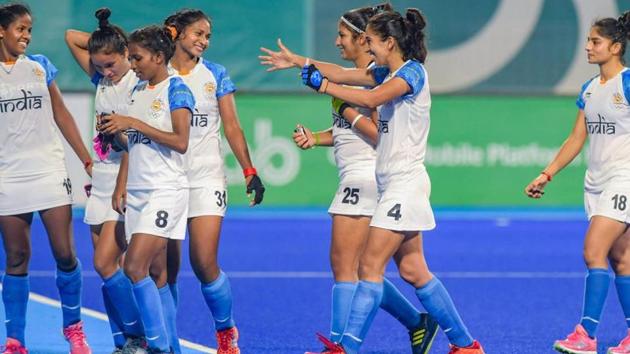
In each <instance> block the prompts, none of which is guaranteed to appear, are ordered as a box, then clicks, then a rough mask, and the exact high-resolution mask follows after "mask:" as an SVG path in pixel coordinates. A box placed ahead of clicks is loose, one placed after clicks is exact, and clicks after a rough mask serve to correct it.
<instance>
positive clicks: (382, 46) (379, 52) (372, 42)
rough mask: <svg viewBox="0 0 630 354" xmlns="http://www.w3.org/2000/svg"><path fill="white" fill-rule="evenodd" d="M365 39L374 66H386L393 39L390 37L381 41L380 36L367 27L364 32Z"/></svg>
mask: <svg viewBox="0 0 630 354" xmlns="http://www.w3.org/2000/svg"><path fill="white" fill-rule="evenodd" d="M365 37H366V39H367V43H368V46H369V48H370V55H372V57H373V58H374V63H376V65H387V59H388V57H389V55H390V54H391V53H392V50H393V48H394V46H393V41H394V39H393V38H392V37H387V38H386V39H382V38H381V35H380V34H378V33H376V32H374V30H373V29H372V28H371V27H370V26H369V25H368V27H367V30H366V31H365Z"/></svg>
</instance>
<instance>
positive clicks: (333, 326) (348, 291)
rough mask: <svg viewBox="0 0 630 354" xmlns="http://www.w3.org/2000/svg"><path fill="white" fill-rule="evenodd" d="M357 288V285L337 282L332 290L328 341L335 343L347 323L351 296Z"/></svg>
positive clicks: (339, 338)
mask: <svg viewBox="0 0 630 354" xmlns="http://www.w3.org/2000/svg"><path fill="white" fill-rule="evenodd" d="M356 288H357V283H353V282H347V281H338V282H335V285H333V288H332V305H331V315H330V340H331V341H333V342H335V343H337V342H339V341H340V340H341V335H342V334H343V330H344V328H345V327H346V322H347V321H348V314H349V313H350V306H351V305H352V296H353V295H354V291H355V290H356Z"/></svg>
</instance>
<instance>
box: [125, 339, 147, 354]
mask: <svg viewBox="0 0 630 354" xmlns="http://www.w3.org/2000/svg"><path fill="white" fill-rule="evenodd" d="M148 352H149V345H148V344H147V341H146V340H145V339H144V338H142V337H138V338H127V341H126V342H125V345H124V346H123V348H122V352H121V354H147V353H148Z"/></svg>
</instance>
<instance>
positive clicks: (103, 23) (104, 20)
mask: <svg viewBox="0 0 630 354" xmlns="http://www.w3.org/2000/svg"><path fill="white" fill-rule="evenodd" d="M111 14H112V11H111V10H110V9H109V8H107V7H101V8H100V9H98V10H96V12H95V13H94V16H96V18H97V19H98V27H99V28H103V27H107V26H109V20H108V19H109V16H110V15H111Z"/></svg>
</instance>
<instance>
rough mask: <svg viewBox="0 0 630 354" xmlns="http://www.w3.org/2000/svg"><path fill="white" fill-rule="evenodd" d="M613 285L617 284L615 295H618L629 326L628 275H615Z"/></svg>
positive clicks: (629, 282)
mask: <svg viewBox="0 0 630 354" xmlns="http://www.w3.org/2000/svg"><path fill="white" fill-rule="evenodd" d="M615 285H616V286H617V295H619V302H620V303H621V308H622V309H623V314H624V317H625V318H626V325H627V326H628V328H630V276H627V275H617V277H616V278H615Z"/></svg>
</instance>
